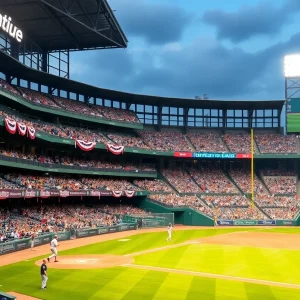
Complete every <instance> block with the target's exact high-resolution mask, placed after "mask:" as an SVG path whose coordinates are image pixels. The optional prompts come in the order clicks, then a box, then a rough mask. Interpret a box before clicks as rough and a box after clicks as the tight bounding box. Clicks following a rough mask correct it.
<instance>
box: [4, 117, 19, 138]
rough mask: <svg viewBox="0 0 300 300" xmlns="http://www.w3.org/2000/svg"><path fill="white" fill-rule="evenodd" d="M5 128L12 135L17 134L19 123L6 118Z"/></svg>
mask: <svg viewBox="0 0 300 300" xmlns="http://www.w3.org/2000/svg"><path fill="white" fill-rule="evenodd" d="M4 123H5V128H6V130H7V131H8V132H9V133H10V134H15V133H16V131H17V122H16V121H15V120H12V119H10V118H7V117H6V118H5V120H4Z"/></svg>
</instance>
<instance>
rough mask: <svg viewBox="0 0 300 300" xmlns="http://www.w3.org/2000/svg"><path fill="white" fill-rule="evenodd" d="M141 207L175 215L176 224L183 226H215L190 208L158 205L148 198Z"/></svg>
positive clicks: (211, 221) (208, 219)
mask: <svg viewBox="0 0 300 300" xmlns="http://www.w3.org/2000/svg"><path fill="white" fill-rule="evenodd" d="M139 204H140V207H141V208H143V209H145V210H147V211H151V212H153V213H154V212H155V213H174V220H175V224H183V225H189V226H213V225H214V221H213V220H212V219H210V218H209V217H207V216H204V215H202V214H200V213H199V212H197V211H196V210H193V209H191V208H189V207H182V208H175V207H172V208H169V207H165V206H162V205H159V204H158V203H155V202H152V201H149V199H148V198H144V199H143V200H141V202H140V203H139Z"/></svg>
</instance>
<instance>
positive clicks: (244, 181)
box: [229, 170, 267, 194]
mask: <svg viewBox="0 0 300 300" xmlns="http://www.w3.org/2000/svg"><path fill="white" fill-rule="evenodd" d="M229 175H230V177H231V178H232V179H233V180H234V182H235V183H236V185H237V186H238V187H239V188H240V189H241V190H242V192H243V193H251V175H250V171H245V170H230V172H229ZM254 191H255V193H257V194H267V191H266V190H265V189H264V186H263V183H262V182H261V181H260V180H259V179H258V177H257V176H256V175H255V176H254Z"/></svg>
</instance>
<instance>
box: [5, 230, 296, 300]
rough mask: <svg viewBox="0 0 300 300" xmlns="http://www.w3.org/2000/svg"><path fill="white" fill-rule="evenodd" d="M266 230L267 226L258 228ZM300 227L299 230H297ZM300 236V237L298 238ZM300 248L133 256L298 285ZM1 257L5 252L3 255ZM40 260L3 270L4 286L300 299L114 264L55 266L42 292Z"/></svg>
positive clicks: (101, 294)
mask: <svg viewBox="0 0 300 300" xmlns="http://www.w3.org/2000/svg"><path fill="white" fill-rule="evenodd" d="M243 230H244V231H250V230H251V231H252V230H253V231H255V230H257V229H254V228H245V229H222V228H221V229H204V230H188V231H177V232H176V233H175V235H174V241H173V242H171V243H167V242H166V240H165V239H166V233H165V232H162V233H160V232H159V233H144V234H143V233H138V232H137V233H138V234H137V235H135V236H131V237H129V239H130V240H129V241H128V242H120V241H118V240H112V241H107V242H102V243H97V244H93V245H89V246H84V247H79V248H75V249H72V250H67V251H62V252H60V253H59V254H60V255H75V254H105V253H110V254H119V255H123V254H130V253H134V252H140V251H144V250H147V249H153V248H158V247H163V246H168V245H170V244H171V245H176V244H180V243H183V242H185V241H188V240H194V239H198V238H201V237H207V236H211V235H217V234H228V233H230V232H236V231H239V232H241V231H243ZM258 230H259V231H262V230H263V231H264V229H258ZM280 230H283V232H285V233H289V232H290V233H293V234H296V233H300V230H298V229H293V228H292V229H288V228H286V229H285V228H283V229H281V228H278V229H276V230H273V229H271V230H268V232H273V231H274V232H282V231H280ZM297 230H298V232H297ZM295 238H298V236H295ZM299 254H300V251H297V250H281V249H267V248H254V247H239V246H227V245H212V244H190V245H184V246H179V247H176V248H172V249H166V250H160V251H157V252H152V253H148V254H142V255H138V256H136V257H135V264H139V265H145V266H159V267H165V268H171V269H177V270H191V271H196V272H206V273H213V274H223V275H228V276H239V277H247V278H254V279H264V280H271V281H278V282H286V283H295V284H299V285H300V271H299V270H300V255H299ZM0 259H1V256H0ZM36 260H37V258H34V259H31V260H30V261H23V262H20V263H16V264H13V265H8V266H5V267H1V268H0V285H1V287H0V289H1V290H3V291H6V292H7V291H15V292H18V293H22V294H27V295H30V296H33V297H37V298H40V299H55V300H60V299H74V300H77V299H95V300H97V299H106V300H110V299H115V300H121V299H122V300H139V299H141V300H144V299H145V300H147V299H149V300H150V299H155V300H160V299H164V300H166V299H175V300H177V299H178V300H179V299H191V300H193V299H195V300H198V299H199V300H200V299H205V300H206V299H218V300H219V299H220V300H223V299H225V300H227V299H228V300H229V299H251V300H252V299H253V300H260V299H263V300H266V299H272V300H273V299H282V300H283V299H284V300H288V299H293V300H294V299H296V300H297V299H300V290H299V289H292V288H283V287H278V286H273V285H260V284H253V283H247V282H238V281H232V280H225V279H215V278H205V277H199V276H192V275H185V274H177V273H172V272H159V271H152V270H142V269H134V268H131V267H115V268H109V269H89V270H61V269H51V264H50V265H49V283H48V289H47V290H43V291H42V290H40V289H39V287H40V276H39V267H38V266H36V265H35V264H34V262H35V261H36Z"/></svg>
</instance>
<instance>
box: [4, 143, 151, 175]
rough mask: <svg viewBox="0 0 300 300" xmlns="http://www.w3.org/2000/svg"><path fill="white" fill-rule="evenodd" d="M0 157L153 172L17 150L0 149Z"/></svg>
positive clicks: (130, 165)
mask: <svg viewBox="0 0 300 300" xmlns="http://www.w3.org/2000/svg"><path fill="white" fill-rule="evenodd" d="M0 155H3V156H7V157H13V158H18V159H24V160H29V161H34V162H38V163H46V164H59V165H62V166H73V167H81V168H95V169H109V170H118V171H119V170H124V171H155V170H156V169H155V168H154V167H151V166H149V165H143V164H136V163H134V162H130V161H128V162H127V164H126V165H123V164H121V163H119V162H118V161H107V160H84V159H78V158H71V157H70V156H54V157H50V156H44V155H42V154H39V155H37V154H31V153H23V152H21V151H17V150H14V151H13V150H7V149H4V148H1V147H0Z"/></svg>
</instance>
